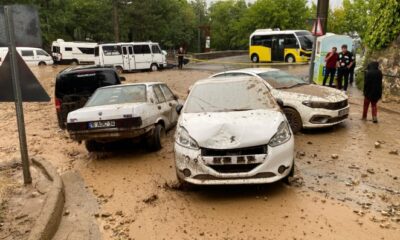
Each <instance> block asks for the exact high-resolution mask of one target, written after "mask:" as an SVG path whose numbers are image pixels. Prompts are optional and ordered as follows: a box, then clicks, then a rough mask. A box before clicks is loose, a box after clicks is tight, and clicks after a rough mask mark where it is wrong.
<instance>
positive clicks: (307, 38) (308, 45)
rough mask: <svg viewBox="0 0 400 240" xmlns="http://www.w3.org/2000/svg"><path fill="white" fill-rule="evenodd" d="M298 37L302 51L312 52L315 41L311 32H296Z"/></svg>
mask: <svg viewBox="0 0 400 240" xmlns="http://www.w3.org/2000/svg"><path fill="white" fill-rule="evenodd" d="M296 35H297V37H298V38H299V41H300V45H301V48H302V49H304V50H312V47H313V42H314V39H313V36H312V35H311V33H310V32H308V31H302V32H296Z"/></svg>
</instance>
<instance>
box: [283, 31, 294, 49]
mask: <svg viewBox="0 0 400 240" xmlns="http://www.w3.org/2000/svg"><path fill="white" fill-rule="evenodd" d="M285 47H286V48H297V38H296V37H295V36H294V34H288V35H286V36H285Z"/></svg>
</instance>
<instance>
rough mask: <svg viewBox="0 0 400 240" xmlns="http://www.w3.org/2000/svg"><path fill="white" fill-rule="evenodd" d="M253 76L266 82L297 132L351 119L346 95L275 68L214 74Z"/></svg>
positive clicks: (220, 75) (217, 75) (218, 75)
mask: <svg viewBox="0 0 400 240" xmlns="http://www.w3.org/2000/svg"><path fill="white" fill-rule="evenodd" d="M233 76H253V77H256V78H258V79H261V80H264V81H265V82H266V84H267V86H268V88H269V90H270V91H271V94H272V96H273V97H274V98H275V99H276V100H278V101H279V102H280V103H281V104H282V108H283V111H284V112H285V115H286V117H287V119H288V121H289V123H290V126H291V128H292V131H293V132H294V133H296V132H298V131H300V130H301V129H302V128H320V127H329V126H333V125H336V124H339V123H341V122H343V121H345V120H346V119H347V118H348V116H349V105H348V97H347V96H346V94H344V93H343V92H341V91H339V90H337V89H333V88H328V87H323V86H319V85H315V84H309V83H307V82H306V81H304V80H303V79H301V78H299V77H296V76H293V75H291V74H289V73H286V72H284V71H281V70H279V69H274V68H248V69H239V70H232V71H227V72H222V73H217V74H214V75H212V76H211V77H212V78H219V77H233Z"/></svg>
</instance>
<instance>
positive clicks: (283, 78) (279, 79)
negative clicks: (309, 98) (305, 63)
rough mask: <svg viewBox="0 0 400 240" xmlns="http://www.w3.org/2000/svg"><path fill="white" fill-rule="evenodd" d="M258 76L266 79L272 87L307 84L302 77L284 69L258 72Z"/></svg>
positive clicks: (290, 86) (281, 87)
mask: <svg viewBox="0 0 400 240" xmlns="http://www.w3.org/2000/svg"><path fill="white" fill-rule="evenodd" d="M258 76H260V77H261V78H263V79H264V80H265V81H267V82H268V83H269V84H270V85H271V86H272V87H273V88H276V89H283V88H292V87H296V86H300V85H306V84H308V83H307V82H306V81H305V80H304V79H302V78H299V77H296V76H293V75H291V74H289V73H286V72H284V71H269V72H262V73H259V74H258Z"/></svg>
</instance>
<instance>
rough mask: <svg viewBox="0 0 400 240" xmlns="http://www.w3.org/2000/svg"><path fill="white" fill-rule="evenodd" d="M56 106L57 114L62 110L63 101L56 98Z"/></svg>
mask: <svg viewBox="0 0 400 240" xmlns="http://www.w3.org/2000/svg"><path fill="white" fill-rule="evenodd" d="M54 103H55V105H56V110H57V112H59V111H60V110H61V99H59V98H56V99H55V101H54Z"/></svg>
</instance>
